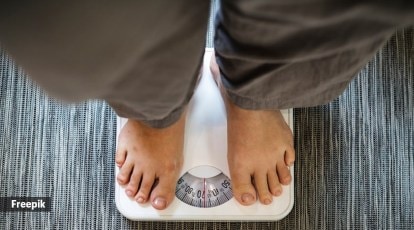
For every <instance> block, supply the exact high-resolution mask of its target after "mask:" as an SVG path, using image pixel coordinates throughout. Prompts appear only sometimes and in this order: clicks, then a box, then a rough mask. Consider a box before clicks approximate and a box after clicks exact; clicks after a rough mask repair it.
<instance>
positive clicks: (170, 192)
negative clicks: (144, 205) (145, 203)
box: [151, 175, 176, 210]
mask: <svg viewBox="0 0 414 230" xmlns="http://www.w3.org/2000/svg"><path fill="white" fill-rule="evenodd" d="M175 185H176V180H175V179H174V178H173V177H172V176H167V175H165V176H162V177H160V178H159V180H158V184H157V185H156V186H155V187H154V189H153V190H152V192H151V203H152V206H153V207H154V208H155V209H158V210H162V209H165V208H167V207H168V205H169V204H170V203H171V202H172V200H173V198H174V192H175Z"/></svg>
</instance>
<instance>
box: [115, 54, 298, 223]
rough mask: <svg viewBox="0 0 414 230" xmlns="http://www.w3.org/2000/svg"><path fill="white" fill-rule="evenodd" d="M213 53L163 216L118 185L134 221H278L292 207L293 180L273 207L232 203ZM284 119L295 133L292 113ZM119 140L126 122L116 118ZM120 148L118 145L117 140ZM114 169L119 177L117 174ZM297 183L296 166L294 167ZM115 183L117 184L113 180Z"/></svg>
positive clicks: (122, 206)
mask: <svg viewBox="0 0 414 230" xmlns="http://www.w3.org/2000/svg"><path fill="white" fill-rule="evenodd" d="M213 52H214V51H213V49H206V52H205V55H204V65H203V66H204V68H203V75H202V78H201V80H200V82H199V85H198V87H197V89H196V91H195V93H194V96H193V98H192V99H191V101H190V103H189V107H188V113H187V120H186V131H185V140H184V163H183V168H182V170H181V173H180V176H181V177H180V178H179V180H178V181H177V185H176V197H175V199H174V200H173V202H172V203H171V204H170V205H169V206H168V208H167V209H165V210H161V211H160V210H156V209H154V208H153V207H152V206H151V204H150V202H148V203H147V204H144V205H141V204H138V203H137V202H136V201H134V200H133V199H131V198H129V197H128V196H127V195H126V194H125V191H124V186H120V185H119V184H118V183H116V182H115V202H116V206H117V208H118V210H119V211H120V212H121V214H123V215H124V216H125V217H127V218H128V219H130V220H136V221H139V220H157V221H160V220H179V221H201V220H202V221H220V220H222V221H228V220H234V221H240V220H242V221H277V220H280V219H282V218H283V217H285V216H286V215H287V214H288V213H289V212H290V211H291V210H292V207H293V186H294V183H293V180H292V182H291V183H290V185H288V186H283V193H282V195H281V196H279V197H273V202H272V203H271V204H270V205H263V204H261V203H259V201H257V202H256V203H255V204H253V205H251V206H243V205H240V204H239V203H238V202H237V201H236V199H234V198H233V195H232V192H231V180H230V178H229V175H230V174H229V169H228V166H227V121H226V110H225V107H224V102H223V99H222V98H221V95H220V92H219V89H218V88H217V85H216V83H215V82H214V80H213V78H212V75H211V72H210V69H209V66H210V57H211V55H212V54H213ZM283 116H284V118H285V120H286V121H287V123H288V124H289V126H290V128H291V129H292V128H293V111H292V109H289V110H284V111H283ZM117 122H118V124H117V135H118V134H119V131H120V130H121V128H122V127H123V125H124V124H125V122H126V119H125V118H121V117H118V120H117ZM117 143H118V140H117ZM118 171H119V170H118V167H117V166H116V165H115V176H116V175H117V174H118ZM290 172H291V175H292V178H293V166H292V167H290ZM115 181H116V180H115Z"/></svg>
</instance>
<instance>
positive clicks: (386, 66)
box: [0, 7, 414, 229]
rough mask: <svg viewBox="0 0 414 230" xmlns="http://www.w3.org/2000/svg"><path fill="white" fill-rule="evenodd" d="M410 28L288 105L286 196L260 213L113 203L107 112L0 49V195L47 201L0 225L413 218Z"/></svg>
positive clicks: (395, 221)
mask: <svg viewBox="0 0 414 230" xmlns="http://www.w3.org/2000/svg"><path fill="white" fill-rule="evenodd" d="M213 10H214V7H213ZM210 23H212V20H210ZM413 35H414V28H407V29H405V30H401V31H398V32H397V33H396V35H395V36H393V37H392V38H391V40H390V41H389V42H388V43H387V44H386V45H385V46H384V47H383V49H381V50H380V51H379V52H378V53H377V55H376V56H375V57H374V58H373V59H372V60H371V61H370V62H369V63H368V64H367V65H366V67H365V68H364V69H363V70H362V71H361V72H360V73H359V74H358V75H357V76H356V78H355V80H354V81H353V82H352V83H351V84H350V86H349V87H348V89H347V90H346V91H345V92H344V93H343V94H342V95H341V96H340V97H339V98H338V99H336V100H334V101H333V102H331V103H330V104H327V105H323V106H318V107H312V108H301V109H295V114H294V117H295V118H294V119H295V130H294V135H295V147H296V151H297V163H296V165H295V206H294V208H293V210H292V212H291V213H290V214H289V215H288V216H287V217H286V218H285V219H283V220H281V221H278V222H261V223H254V222H132V221H129V220H127V219H126V218H124V217H123V216H122V215H121V214H120V213H119V212H118V211H117V209H116V207H115V203H114V183H115V180H114V177H115V176H114V152H115V144H116V143H115V139H116V137H115V132H116V130H115V129H116V120H115V114H114V112H113V111H112V110H111V108H110V107H109V106H108V105H106V104H105V103H104V102H101V101H88V102H84V103H80V104H76V105H62V104H60V103H59V102H57V101H55V100H54V99H52V98H49V97H48V96H47V95H46V94H45V93H44V92H43V91H42V90H41V89H39V87H38V86H36V84H34V83H33V82H32V81H30V80H29V79H28V78H27V76H26V74H25V73H24V71H22V70H21V69H20V68H19V67H18V66H16V64H15V63H14V62H13V61H12V60H11V59H10V57H8V56H7V54H6V53H5V52H4V51H2V52H1V53H0V197H4V196H50V197H52V200H53V204H52V211H51V212H49V213H32V212H13V213H11V212H8V213H6V212H0V229H413V223H414V73H413V70H414V60H413V57H414V47H413V43H414V37H413ZM211 39H212V32H211V31H210V32H209V35H208V36H207V45H208V46H211V45H212V40H211Z"/></svg>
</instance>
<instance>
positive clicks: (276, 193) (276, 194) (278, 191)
mask: <svg viewBox="0 0 414 230" xmlns="http://www.w3.org/2000/svg"><path fill="white" fill-rule="evenodd" d="M280 194H282V189H276V191H275V194H274V195H275V196H279V195H280Z"/></svg>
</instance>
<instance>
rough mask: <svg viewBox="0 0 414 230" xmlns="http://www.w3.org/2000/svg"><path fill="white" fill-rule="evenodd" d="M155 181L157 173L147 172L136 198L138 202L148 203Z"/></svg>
mask: <svg viewBox="0 0 414 230" xmlns="http://www.w3.org/2000/svg"><path fill="white" fill-rule="evenodd" d="M154 182H155V174H154V173H150V172H145V174H144V175H143V176H142V180H141V185H140V186H139V190H138V193H137V195H136V196H135V199H136V201H137V202H138V203H141V204H142V203H146V202H147V200H148V198H149V196H150V193H151V190H152V187H153V185H154Z"/></svg>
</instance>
